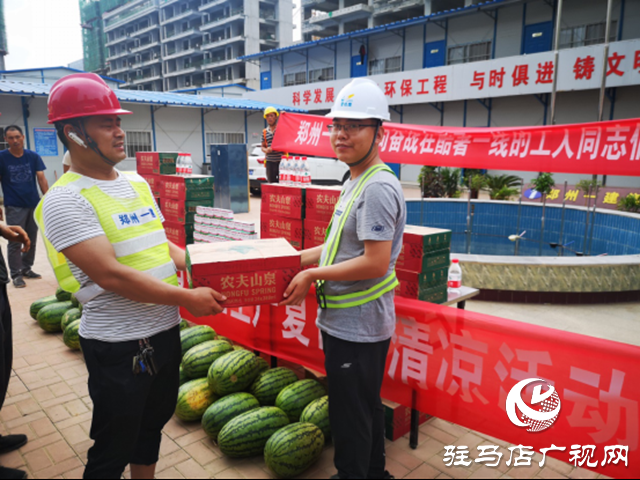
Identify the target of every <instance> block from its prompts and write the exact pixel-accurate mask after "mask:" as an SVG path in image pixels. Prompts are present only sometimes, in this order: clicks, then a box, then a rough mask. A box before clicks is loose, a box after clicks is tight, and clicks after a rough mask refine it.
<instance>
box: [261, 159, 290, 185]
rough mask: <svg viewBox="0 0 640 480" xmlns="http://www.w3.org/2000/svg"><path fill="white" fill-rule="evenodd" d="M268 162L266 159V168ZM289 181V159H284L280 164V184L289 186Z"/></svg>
mask: <svg viewBox="0 0 640 480" xmlns="http://www.w3.org/2000/svg"><path fill="white" fill-rule="evenodd" d="M266 162H267V160H266V159H265V166H266ZM288 181H289V157H284V158H283V159H282V161H281V162H280V171H279V173H278V183H279V184H280V185H287V184H288V183H287V182H288Z"/></svg>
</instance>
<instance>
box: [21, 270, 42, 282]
mask: <svg viewBox="0 0 640 480" xmlns="http://www.w3.org/2000/svg"><path fill="white" fill-rule="evenodd" d="M22 275H23V276H24V277H25V278H28V279H29V280H38V279H39V278H42V275H40V274H39V273H36V272H34V271H33V270H29V271H28V272H25V273H23V274H22Z"/></svg>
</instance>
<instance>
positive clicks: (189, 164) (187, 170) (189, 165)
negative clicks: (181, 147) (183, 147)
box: [184, 153, 193, 175]
mask: <svg viewBox="0 0 640 480" xmlns="http://www.w3.org/2000/svg"><path fill="white" fill-rule="evenodd" d="M184 160H185V167H184V175H193V161H192V160H191V154H190V153H185V154H184Z"/></svg>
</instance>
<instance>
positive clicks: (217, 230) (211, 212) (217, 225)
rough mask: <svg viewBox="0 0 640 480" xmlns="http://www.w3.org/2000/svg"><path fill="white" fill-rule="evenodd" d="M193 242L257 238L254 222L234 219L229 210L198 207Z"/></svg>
mask: <svg viewBox="0 0 640 480" xmlns="http://www.w3.org/2000/svg"><path fill="white" fill-rule="evenodd" d="M195 221H196V223H195V233H194V240H195V243H217V242H234V241H235V242H237V241H242V240H257V239H258V234H257V233H256V225H255V223H250V222H241V221H238V220H234V218H233V212H232V211H231V210H224V209H221V208H211V207H198V208H197V209H196V217H195Z"/></svg>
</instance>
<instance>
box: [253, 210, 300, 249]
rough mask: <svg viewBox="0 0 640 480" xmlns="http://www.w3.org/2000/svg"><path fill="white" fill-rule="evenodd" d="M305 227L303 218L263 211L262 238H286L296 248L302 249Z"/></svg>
mask: <svg viewBox="0 0 640 480" xmlns="http://www.w3.org/2000/svg"><path fill="white" fill-rule="evenodd" d="M303 236H304V229H303V223H302V220H295V219H293V218H286V217H279V216H277V215H269V214H266V213H262V214H261V215H260V238H284V239H285V240H287V241H288V242H289V243H290V244H291V245H292V246H293V247H294V248H295V249H296V250H302V245H303Z"/></svg>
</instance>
